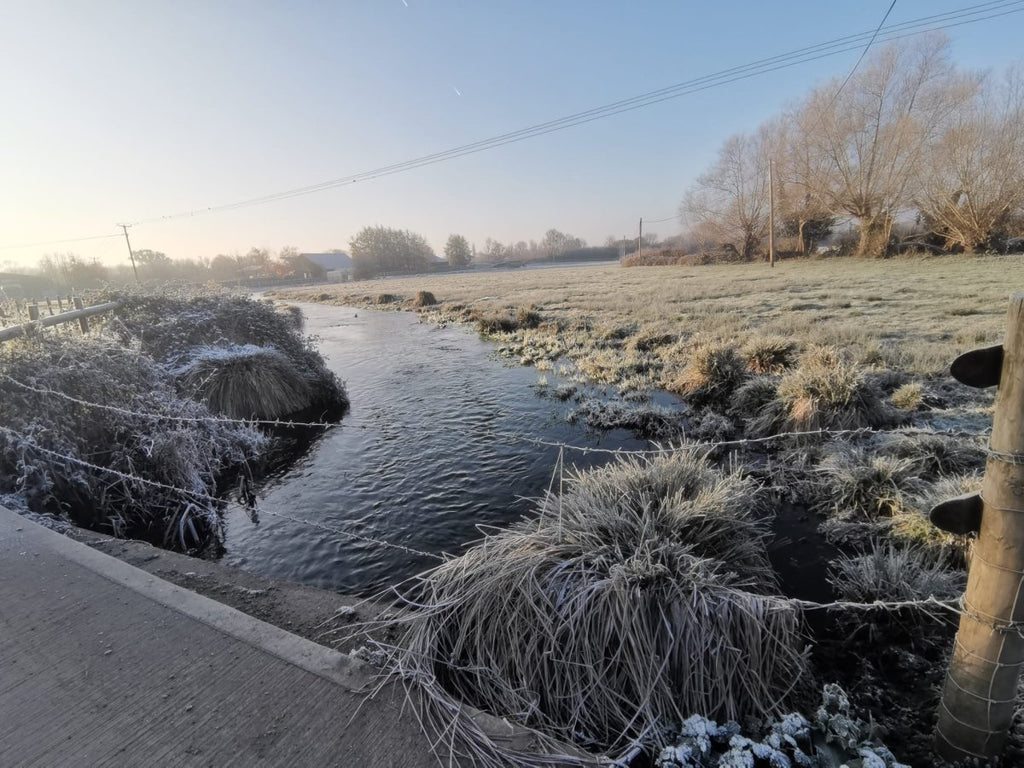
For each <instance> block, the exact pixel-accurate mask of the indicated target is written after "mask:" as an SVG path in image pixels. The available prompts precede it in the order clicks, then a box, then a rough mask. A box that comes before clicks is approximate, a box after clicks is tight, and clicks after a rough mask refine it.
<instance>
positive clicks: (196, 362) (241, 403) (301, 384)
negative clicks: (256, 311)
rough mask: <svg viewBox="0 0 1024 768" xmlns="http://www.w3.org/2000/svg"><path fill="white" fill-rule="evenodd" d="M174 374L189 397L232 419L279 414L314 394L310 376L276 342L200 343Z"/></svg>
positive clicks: (299, 405) (303, 403) (304, 405)
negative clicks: (227, 344)
mask: <svg viewBox="0 0 1024 768" xmlns="http://www.w3.org/2000/svg"><path fill="white" fill-rule="evenodd" d="M175 374H176V375H177V376H178V377H179V381H180V382H181V384H182V386H183V388H184V390H185V391H186V392H187V393H188V394H189V396H190V397H192V398H194V399H196V400H199V401H201V402H203V403H205V404H206V405H207V407H208V408H209V409H210V410H211V411H213V412H215V413H220V414H223V415H225V416H228V417H230V418H233V419H277V418H280V417H282V416H286V415H288V414H290V413H296V412H298V411H301V410H303V409H304V408H307V407H309V405H310V401H311V398H312V388H311V387H310V385H309V382H308V381H306V379H305V378H303V376H302V374H301V372H299V371H297V370H296V369H295V368H294V367H293V366H292V365H291V363H290V362H289V361H288V358H286V357H285V356H284V355H283V354H282V353H281V352H279V351H278V350H276V349H274V348H273V347H258V346H255V345H251V344H249V345H245V346H232V347H200V348H199V349H197V350H196V351H195V355H194V357H193V358H192V359H191V360H190V361H189V362H188V363H187V364H185V365H183V366H181V367H180V368H178V369H176V370H175Z"/></svg>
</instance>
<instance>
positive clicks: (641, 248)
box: [636, 216, 644, 263]
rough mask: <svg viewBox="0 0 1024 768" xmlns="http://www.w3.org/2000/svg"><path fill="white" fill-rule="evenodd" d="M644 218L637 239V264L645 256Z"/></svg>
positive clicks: (641, 218) (641, 220)
mask: <svg viewBox="0 0 1024 768" xmlns="http://www.w3.org/2000/svg"><path fill="white" fill-rule="evenodd" d="M643 243H644V217H643V216H641V217H640V233H639V234H638V235H637V237H636V255H637V262H638V263H639V261H640V258H641V257H642V256H643V255H644V245H643Z"/></svg>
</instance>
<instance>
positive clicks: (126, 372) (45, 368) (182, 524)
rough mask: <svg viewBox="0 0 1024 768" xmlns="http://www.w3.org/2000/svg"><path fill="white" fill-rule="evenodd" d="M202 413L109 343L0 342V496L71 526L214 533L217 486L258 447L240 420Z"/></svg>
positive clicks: (178, 542)
mask: <svg viewBox="0 0 1024 768" xmlns="http://www.w3.org/2000/svg"><path fill="white" fill-rule="evenodd" d="M15 382H19V383H20V384H25V385H28V386H31V387H34V388H36V389H39V390H52V391H54V392H59V393H63V394H65V395H69V396H71V397H74V398H77V399H78V400H81V401H83V402H85V403H94V404H96V405H98V406H108V408H101V407H93V406H89V405H83V404H80V403H76V402H72V401H69V400H67V399H65V398H61V397H57V396H54V395H50V394H46V393H37V392H33V391H29V390H27V389H25V388H23V387H22V386H19V384H17V383H15ZM112 409H118V410H112ZM211 416H212V414H211V413H210V411H209V410H208V409H207V408H206V406H204V405H202V404H200V403H198V402H195V401H193V400H190V399H187V398H184V397H182V396H181V395H180V394H179V393H178V391H177V388H176V387H175V382H174V378H173V377H172V376H171V375H170V374H169V373H168V372H167V371H166V369H164V368H163V367H162V366H160V365H158V364H157V363H156V362H154V361H153V360H152V359H151V358H150V357H148V356H147V355H144V354H139V353H138V352H137V351H135V350H134V349H129V348H126V347H124V346H122V345H121V344H120V343H117V342H115V341H112V340H110V339H106V338H96V339H81V338H79V339H71V340H66V339H62V338H59V337H42V338H39V339H33V340H28V341H22V342H19V343H17V344H15V345H8V346H7V348H6V349H5V350H4V355H3V357H2V358H0V427H2V428H3V430H2V431H0V492H4V493H16V494H18V495H19V496H20V497H21V498H22V499H24V502H25V504H26V506H27V507H28V509H29V510H31V511H33V512H36V513H45V514H50V515H54V516H57V517H61V518H65V519H69V520H71V521H72V522H74V523H75V524H76V525H80V526H83V527H88V528H95V529H97V530H103V531H106V532H108V533H113V534H115V535H119V536H130V537H133V538H142V539H146V540H148V541H151V542H153V543H155V544H159V545H161V546H164V547H167V548H171V549H178V550H183V551H189V550H194V549H198V548H201V547H203V546H206V545H208V544H210V543H211V542H216V541H218V540H219V537H220V534H221V517H220V504H219V502H218V501H217V500H216V496H217V494H218V486H219V483H221V482H222V481H224V480H225V479H227V478H229V477H231V476H232V475H235V474H237V473H239V472H242V473H248V472H249V471H250V465H251V464H252V463H254V462H256V461H257V460H258V457H259V456H260V454H261V452H262V451H263V450H264V447H265V444H266V438H264V437H263V435H261V434H260V433H259V432H257V431H256V430H255V429H252V428H250V427H247V426H245V425H241V424H224V423H219V422H216V421H204V419H209V418H210V417H211ZM182 419H195V421H183V420H182ZM81 462H86V463H88V464H91V465H96V466H97V467H100V469H94V468H92V467H90V466H86V465H85V464H83V463H81ZM105 470H112V471H105Z"/></svg>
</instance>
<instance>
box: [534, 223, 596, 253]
mask: <svg viewBox="0 0 1024 768" xmlns="http://www.w3.org/2000/svg"><path fill="white" fill-rule="evenodd" d="M586 247H587V243H586V241H585V240H583V239H581V238H579V237H573V236H572V235H567V234H566V233H565V232H560V231H559V230H557V229H549V230H548V231H547V232H545V233H544V239H543V240H541V242H540V248H541V250H542V251H543V252H544V254H545V255H547V256H549V257H551V256H558V255H560V254H563V253H565V252H566V251H575V250H578V249H580V248H586Z"/></svg>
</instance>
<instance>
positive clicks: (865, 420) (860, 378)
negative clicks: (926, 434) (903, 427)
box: [778, 347, 899, 430]
mask: <svg viewBox="0 0 1024 768" xmlns="http://www.w3.org/2000/svg"><path fill="white" fill-rule="evenodd" d="M778 391H779V399H780V400H781V401H782V403H783V405H784V407H785V412H786V428H788V429H793V430H815V429H859V428H862V427H872V428H879V427H886V426H891V425H893V424H894V423H896V422H897V421H898V419H899V417H898V416H897V415H896V414H895V413H894V412H893V410H892V409H891V408H889V407H888V406H887V405H886V404H885V403H884V402H882V400H881V399H880V398H879V396H878V393H877V392H876V391H875V390H874V388H873V387H871V386H870V384H868V382H867V381H866V380H865V378H864V375H863V373H862V371H861V370H860V369H859V368H858V367H857V366H856V365H855V364H853V363H850V362H847V361H846V360H844V359H843V357H842V355H841V354H840V353H839V352H837V351H836V350H835V349H832V348H830V347H816V348H813V349H811V350H809V351H808V352H806V353H804V355H803V356H802V357H801V358H800V362H799V364H798V365H797V367H796V368H794V369H793V370H792V371H789V372H788V373H786V374H785V375H784V376H783V377H782V379H781V381H780V382H779V390H778Z"/></svg>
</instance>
